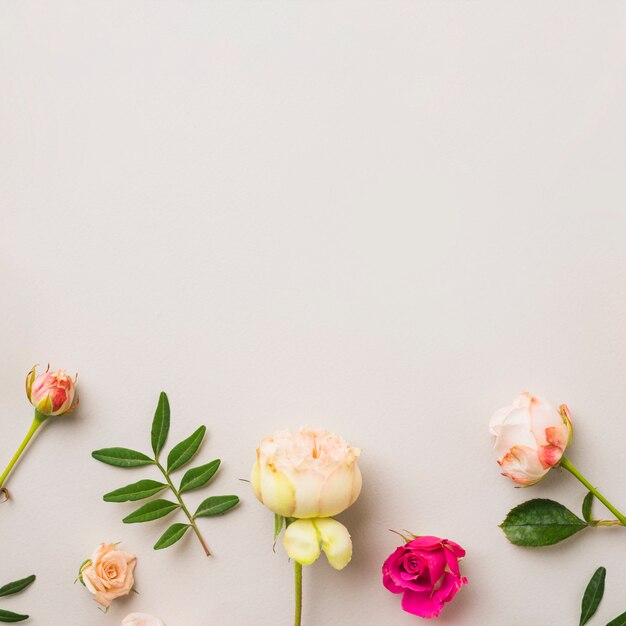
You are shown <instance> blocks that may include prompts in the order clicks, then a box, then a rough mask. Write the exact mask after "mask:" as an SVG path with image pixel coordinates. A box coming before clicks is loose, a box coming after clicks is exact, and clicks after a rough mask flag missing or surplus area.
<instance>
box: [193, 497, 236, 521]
mask: <svg viewBox="0 0 626 626" xmlns="http://www.w3.org/2000/svg"><path fill="white" fill-rule="evenodd" d="M238 504H239V498H238V497H237V496H211V497H210V498H207V499H206V500H204V502H201V503H200V506H199V507H198V510H197V511H196V512H195V514H194V518H196V517H213V516H214V515H222V513H226V511H229V510H230V509H232V508H233V507H235V506H237V505H238Z"/></svg>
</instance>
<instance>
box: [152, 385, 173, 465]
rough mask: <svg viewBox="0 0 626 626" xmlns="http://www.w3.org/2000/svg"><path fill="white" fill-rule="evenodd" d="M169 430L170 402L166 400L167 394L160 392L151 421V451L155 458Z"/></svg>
mask: <svg viewBox="0 0 626 626" xmlns="http://www.w3.org/2000/svg"><path fill="white" fill-rule="evenodd" d="M169 430H170V402H169V400H168V399H167V394H166V393H165V392H164V391H162V392H161V395H160V396H159V403H158V404H157V408H156V411H155V412H154V419H153V420H152V450H154V454H155V456H159V452H161V450H162V449H163V446H164V445H165V442H166V440H167V433H168V432H169Z"/></svg>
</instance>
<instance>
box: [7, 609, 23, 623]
mask: <svg viewBox="0 0 626 626" xmlns="http://www.w3.org/2000/svg"><path fill="white" fill-rule="evenodd" d="M25 619H28V615H20V614H19V613H12V612H11V611H3V610H2V609H0V622H23V621H24V620H25Z"/></svg>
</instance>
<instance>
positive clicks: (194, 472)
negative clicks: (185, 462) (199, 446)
mask: <svg viewBox="0 0 626 626" xmlns="http://www.w3.org/2000/svg"><path fill="white" fill-rule="evenodd" d="M220 463H221V461H220V460H219V459H215V461H211V462H210V463H207V464H206V465H201V466H200V467H194V468H193V469H190V470H187V471H186V472H185V475H184V476H183V479H182V480H181V481H180V489H179V492H180V493H185V491H191V490H192V489H198V488H199V487H202V486H203V485H206V484H207V483H208V482H209V481H210V480H211V478H213V476H214V475H215V472H217V470H218V469H219V466H220Z"/></svg>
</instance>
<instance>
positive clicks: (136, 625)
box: [122, 613, 165, 626]
mask: <svg viewBox="0 0 626 626" xmlns="http://www.w3.org/2000/svg"><path fill="white" fill-rule="evenodd" d="M122 626H165V624H164V623H163V622H162V621H161V620H160V619H159V618H158V617H154V615H148V614H147V613H131V614H130V615H127V616H126V617H125V618H124V619H123V620H122Z"/></svg>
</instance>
